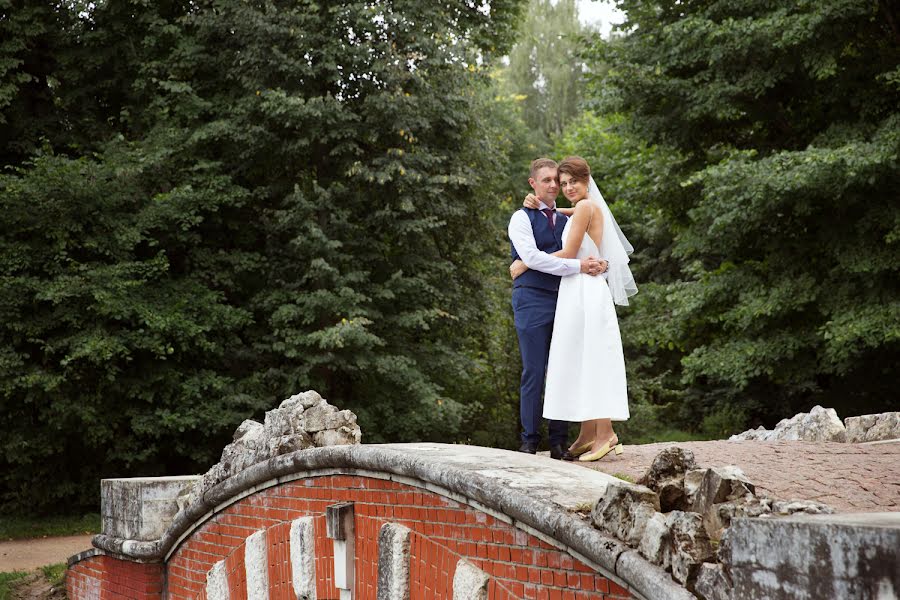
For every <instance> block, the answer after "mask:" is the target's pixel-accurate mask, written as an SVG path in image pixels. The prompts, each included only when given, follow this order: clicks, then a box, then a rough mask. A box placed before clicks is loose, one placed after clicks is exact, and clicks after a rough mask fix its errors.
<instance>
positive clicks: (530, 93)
mask: <svg viewBox="0 0 900 600" xmlns="http://www.w3.org/2000/svg"><path fill="white" fill-rule="evenodd" d="M590 31H591V30H590V29H589V28H586V27H585V26H584V25H582V24H581V22H580V21H579V20H578V5H577V3H576V2H575V0H556V1H552V0H531V1H530V2H529V4H528V8H527V10H526V12H525V18H524V20H523V22H522V26H521V30H520V33H519V36H518V41H517V42H516V45H515V46H513V49H512V51H511V52H510V54H509V66H508V68H507V69H505V71H504V78H505V80H506V82H505V87H506V89H508V90H509V92H510V93H512V94H515V95H521V96H522V100H523V111H522V115H523V118H524V119H525V123H526V124H527V125H528V126H529V127H531V128H532V129H534V130H536V131H540V132H542V133H543V134H544V136H545V137H546V138H548V139H549V138H553V137H556V136H559V135H561V134H562V132H563V131H564V130H565V128H566V126H567V124H568V123H569V122H570V121H571V120H572V119H573V118H575V116H576V115H577V114H578V112H579V107H578V101H579V94H580V91H581V87H582V85H581V84H582V82H581V77H582V70H583V62H582V61H581V60H580V59H579V53H580V50H581V48H582V47H583V38H582V36H583V35H584V34H587V33H588V32H590Z"/></svg>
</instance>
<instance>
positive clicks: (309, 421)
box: [303, 400, 337, 433]
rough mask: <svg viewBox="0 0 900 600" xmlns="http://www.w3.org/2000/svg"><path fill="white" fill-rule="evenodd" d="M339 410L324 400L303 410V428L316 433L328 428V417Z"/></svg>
mask: <svg viewBox="0 0 900 600" xmlns="http://www.w3.org/2000/svg"><path fill="white" fill-rule="evenodd" d="M336 412H337V408H335V407H334V406H332V405H330V404H328V403H327V402H325V401H324V400H323V401H321V402H319V403H318V404H316V405H315V406H313V407H311V408H308V409H306V410H305V411H304V412H303V429H304V430H305V431H307V432H308V433H315V432H316V431H322V430H323V429H327V428H328V424H327V422H326V418H327V417H328V416H329V415H333V414H335V413H336Z"/></svg>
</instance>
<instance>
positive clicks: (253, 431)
mask: <svg viewBox="0 0 900 600" xmlns="http://www.w3.org/2000/svg"><path fill="white" fill-rule="evenodd" d="M262 433H263V426H262V424H261V423H257V422H256V421H253V420H251V419H245V420H244V421H243V422H242V423H241V424H240V425H238V428H237V429H235V430H234V435H233V436H232V438H231V441H233V442H236V441H238V440H239V439H241V438H243V437H244V436H245V435H247V434H250V435H251V437H260V436H261V435H262ZM248 439H249V438H248Z"/></svg>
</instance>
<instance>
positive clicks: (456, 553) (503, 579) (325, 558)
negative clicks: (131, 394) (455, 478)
mask: <svg viewBox="0 0 900 600" xmlns="http://www.w3.org/2000/svg"><path fill="white" fill-rule="evenodd" d="M337 502H354V503H355V515H356V522H355V528H356V597H357V598H359V599H360V600H375V598H376V589H375V585H376V583H377V564H378V548H377V542H378V532H379V530H380V528H381V526H382V525H383V524H384V523H386V522H394V523H399V524H401V525H405V526H406V527H409V528H410V529H411V530H412V531H413V534H412V536H411V540H410V553H411V560H410V574H411V596H412V598H413V599H414V600H416V599H419V598H428V599H429V600H430V599H434V600H438V599H441V598H447V599H449V598H452V596H453V586H452V584H453V575H454V571H455V568H456V562H457V561H458V560H459V559H460V558H465V559H467V560H469V561H470V562H471V563H472V564H474V565H475V566H476V567H478V568H480V569H482V570H483V571H484V572H486V573H487V574H488V575H490V576H491V582H490V584H489V585H490V588H489V591H490V598H492V599H497V600H499V599H506V598H522V599H529V600H531V599H537V598H546V599H549V600H582V599H587V598H591V599H598V600H601V599H610V600H612V599H615V600H619V599H626V598H630V597H631V596H630V595H629V594H628V592H627V591H626V590H624V589H622V588H621V587H619V586H618V585H616V584H615V583H613V582H611V581H609V580H608V579H606V578H605V577H602V576H600V575H597V574H596V573H594V571H593V570H592V569H591V568H590V567H588V566H586V565H584V564H582V563H581V562H579V561H577V560H574V559H573V558H572V557H571V556H569V555H568V554H566V553H563V552H560V551H559V550H557V549H556V548H554V547H553V546H551V545H550V544H547V543H545V542H543V541H541V540H540V539H538V538H536V537H534V536H532V535H529V534H527V533H525V532H523V531H520V530H517V529H516V528H515V527H513V526H511V525H508V524H507V523H505V522H503V521H500V520H499V519H495V518H494V517H492V516H490V515H488V514H486V513H483V512H480V511H478V510H475V509H473V508H471V507H469V506H467V505H464V504H461V503H458V502H455V501H453V500H450V499H448V498H445V497H443V496H440V495H438V494H435V493H432V492H428V491H426V490H423V489H421V488H416V487H412V486H408V485H404V484H400V483H396V482H392V481H385V480H381V479H375V478H368V477H359V476H349V475H332V476H323V477H315V478H308V479H303V480H298V481H295V482H290V483H285V484H282V485H279V486H276V487H273V488H269V489H267V490H263V491H261V492H258V493H256V494H253V495H252V496H249V497H247V498H244V499H243V500H241V501H239V502H237V503H235V504H233V505H232V506H230V507H228V508H227V509H225V510H223V511H222V512H220V513H218V514H217V515H215V516H214V517H213V518H212V519H210V520H209V521H207V522H206V523H204V524H203V525H202V526H201V527H200V528H199V529H198V530H196V531H195V532H194V533H193V534H192V535H191V536H190V537H189V538H188V539H187V540H185V541H184V542H183V543H182V544H181V546H180V547H179V548H178V549H177V551H176V552H175V553H174V554H173V555H172V557H171V559H170V560H169V562H168V564H167V565H166V575H167V578H168V597H169V598H171V599H173V600H175V599H195V598H201V597H202V594H203V591H204V589H205V585H206V573H207V571H208V570H209V569H210V568H211V567H212V566H213V565H214V564H215V563H216V562H218V561H220V560H222V559H223V558H224V559H226V571H227V573H228V581H229V588H230V590H231V597H232V598H233V599H244V598H246V593H247V592H246V578H245V574H244V567H243V562H244V540H246V538H247V537H248V536H250V534H252V533H254V532H255V531H258V530H260V529H266V530H267V544H268V547H269V587H270V595H271V597H272V598H273V600H276V599H285V600H287V599H288V598H290V599H291V600H293V598H294V596H293V595H292V594H293V589H292V585H291V565H290V551H289V535H290V522H291V521H292V520H294V519H297V518H299V517H304V516H313V517H315V547H316V577H317V582H316V583H317V589H316V591H317V596H318V597H319V598H322V599H330V598H337V597H338V596H339V594H338V590H337V589H336V588H335V587H334V583H333V563H332V558H333V545H332V541H331V540H330V539H328V538H327V537H326V536H325V518H324V513H325V508H326V507H327V506H329V505H331V504H335V503H337ZM103 558H108V557H103ZM89 560H90V559H89ZM83 562H87V561H83ZM110 562H114V563H117V562H118V561H114V560H112V559H108V560H107V562H105V563H103V564H104V566H105V568H107V569H109V568H110V567H109V564H110ZM82 564H83V563H78V565H76V567H75V568H76V569H79V568H80V569H87V568H88V565H85V566H84V567H82V566H81V565H82ZM122 564H123V565H128V564H130V563H122ZM138 567H141V568H142V569H146V565H138ZM94 568H96V567H94ZM117 568H119V567H117ZM157 569H159V567H157ZM100 570H101V571H102V570H103V569H100ZM120 570H121V569H120ZM117 572H120V571H117ZM143 573H144V571H142V570H140V569H138V570H137V571H135V575H136V576H139V578H142V579H140V581H141V582H145V581H146V576H145V575H144V574H143ZM157 573H158V571H157ZM104 576H105V575H104ZM136 581H137V580H136ZM119 584H120V585H125V586H126V587H128V586H129V585H130V583H125V582H121V581H120V582H119ZM141 585H144V584H143V583H142V584H140V585H138V584H135V585H134V586H133V587H135V589H137V588H140V589H144V588H143V587H141ZM71 589H72V588H71V587H70V590H71ZM129 589H130V588H129ZM126 597H128V598H144V597H150V596H126ZM156 597H158V596H156ZM70 598H72V599H75V600H77V599H78V598H80V596H79V595H78V594H77V593H70Z"/></svg>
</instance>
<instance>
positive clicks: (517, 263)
mask: <svg viewBox="0 0 900 600" xmlns="http://www.w3.org/2000/svg"><path fill="white" fill-rule="evenodd" d="M527 270H528V267H527V266H526V265H525V263H523V262H522V261H521V259H518V258H517V259H516V260H514V261H513V263H512V264H511V265H509V275H510V277H512V278H513V279H515V278H516V277H518V276H519V275H521V274H522V273H524V272H525V271H527Z"/></svg>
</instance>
